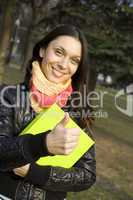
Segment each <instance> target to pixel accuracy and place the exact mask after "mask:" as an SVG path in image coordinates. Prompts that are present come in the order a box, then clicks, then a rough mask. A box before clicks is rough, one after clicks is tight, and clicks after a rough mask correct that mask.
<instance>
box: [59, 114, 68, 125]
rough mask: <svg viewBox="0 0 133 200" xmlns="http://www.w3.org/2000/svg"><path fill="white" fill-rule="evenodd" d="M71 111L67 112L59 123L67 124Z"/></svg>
mask: <svg viewBox="0 0 133 200" xmlns="http://www.w3.org/2000/svg"><path fill="white" fill-rule="evenodd" d="M69 118H70V117H69V113H68V112H65V115H64V117H63V119H62V120H61V121H60V122H59V123H58V125H62V126H65V125H66V124H67V123H68V121H69Z"/></svg>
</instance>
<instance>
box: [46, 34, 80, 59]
mask: <svg viewBox="0 0 133 200" xmlns="http://www.w3.org/2000/svg"><path fill="white" fill-rule="evenodd" d="M49 46H50V47H51V46H52V47H62V48H63V49H64V50H65V51H67V53H70V54H72V55H76V56H81V48H82V47H81V42H80V41H79V40H78V39H76V38H74V37H71V36H65V35H64V36H59V37H57V38H55V39H54V40H52V41H51V42H50V43H49Z"/></svg>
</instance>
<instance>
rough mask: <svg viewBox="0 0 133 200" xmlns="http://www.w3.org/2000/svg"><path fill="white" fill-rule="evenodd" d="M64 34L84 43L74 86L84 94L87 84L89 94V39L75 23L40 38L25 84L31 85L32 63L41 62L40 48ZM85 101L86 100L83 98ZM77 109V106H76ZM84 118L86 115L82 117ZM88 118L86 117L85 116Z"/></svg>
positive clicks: (74, 78) (34, 50)
mask: <svg viewBox="0 0 133 200" xmlns="http://www.w3.org/2000/svg"><path fill="white" fill-rule="evenodd" d="M62 35H67V36H72V37H74V38H76V39H78V40H79V41H80V42H81V45H82V55H81V61H80V64H79V67H78V70H77V71H76V73H75V74H74V75H73V76H72V87H73V89H74V91H79V92H80V93H81V95H82V97H83V96H84V95H83V93H84V91H83V90H84V86H86V93H87V94H89V92H90V90H89V80H90V67H89V61H88V46H87V40H86V38H85V36H84V34H83V32H82V31H81V30H80V29H79V28H77V27H75V26H73V25H64V24H63V25H60V26H57V27H56V28H55V29H53V30H52V31H50V32H49V33H48V34H47V35H46V36H45V37H44V38H43V39H42V40H40V41H39V42H38V43H37V44H36V45H35V46H34V48H33V54H32V59H31V60H30V64H29V66H28V67H27V70H26V75H25V84H26V86H27V87H29V80H30V78H31V69H32V65H31V63H32V62H33V61H34V60H38V61H39V62H41V59H42V58H41V57H40V56H39V51H40V48H47V46H48V44H49V43H50V42H51V41H52V40H54V39H55V38H57V37H59V36H62ZM83 101H86V99H85V100H83ZM87 105H88V104H87V101H86V106H85V108H84V109H85V112H86V111H88V109H89V110H90V108H89V106H87ZM82 109H83V108H82V106H81V107H80V108H79V110H80V112H81V110H82ZM76 110H77V108H76ZM81 118H84V116H82V117H80V119H81ZM85 118H86V117H85Z"/></svg>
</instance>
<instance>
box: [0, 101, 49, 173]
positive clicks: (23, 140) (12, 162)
mask: <svg viewBox="0 0 133 200" xmlns="http://www.w3.org/2000/svg"><path fill="white" fill-rule="evenodd" d="M0 100H1V99H0ZM4 102H5V104H4V103H2V102H1V101H0V171H7V170H12V169H14V168H16V167H19V166H22V165H25V164H27V163H30V162H33V161H36V160H37V159H38V158H40V157H41V156H44V155H48V152H47V148H46V145H44V143H45V137H46V133H44V134H38V135H35V136H33V135H31V134H28V135H24V136H18V137H16V136H14V135H15V134H14V132H15V130H14V125H13V124H14V121H13V120H14V110H13V108H11V107H7V106H6V101H5V100H4ZM8 104H9V102H8Z"/></svg>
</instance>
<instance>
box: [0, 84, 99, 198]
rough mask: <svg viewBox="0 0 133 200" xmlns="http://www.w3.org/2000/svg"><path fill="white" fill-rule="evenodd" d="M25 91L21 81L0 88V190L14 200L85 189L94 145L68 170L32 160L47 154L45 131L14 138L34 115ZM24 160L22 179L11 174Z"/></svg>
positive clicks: (60, 195)
mask: <svg viewBox="0 0 133 200" xmlns="http://www.w3.org/2000/svg"><path fill="white" fill-rule="evenodd" d="M27 92H28V91H27V90H26V88H25V85H24V84H19V85H17V86H14V85H13V86H8V87H7V86H6V85H3V86H1V88H0V180H1V182H0V193H1V194H5V195H6V196H9V197H11V198H12V199H15V200H44V199H47V200H49V199H50V200H56V199H58V200H63V199H64V198H65V197H66V193H67V192H71V191H75V192H78V191H82V190H85V189H88V188H89V187H90V186H91V185H92V184H94V182H95V179H96V165H95V152H94V146H93V147H91V149H89V151H87V152H86V153H85V154H84V155H83V156H82V158H81V159H80V160H79V161H78V162H77V163H76V164H75V165H74V166H73V167H72V168H70V169H64V168H61V167H51V166H45V167H40V166H38V165H37V164H36V163H35V161H36V160H37V159H38V158H40V157H41V156H44V155H47V154H48V152H47V149H46V147H45V146H44V145H43V144H44V139H45V135H46V134H44V133H41V134H38V135H36V136H33V135H30V134H27V135H24V136H19V137H17V136H18V135H19V133H20V132H21V131H22V130H23V128H24V127H25V126H26V125H27V124H28V123H29V122H30V121H31V120H32V119H33V118H34V117H35V115H36V113H35V112H34V111H33V109H32V108H31V107H30V105H29V101H27V99H28V98H26V97H27V96H26V94H27ZM28 106H29V107H28ZM27 163H31V167H30V170H29V172H28V174H27V175H26V177H25V178H20V177H18V176H15V175H14V174H13V173H12V169H14V168H16V167H19V166H22V165H25V164H27ZM1 177H2V179H1ZM3 184H4V186H3ZM5 188H6V189H5ZM8 188H9V189H8ZM10 188H12V189H10Z"/></svg>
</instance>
